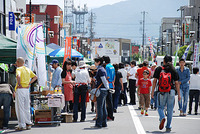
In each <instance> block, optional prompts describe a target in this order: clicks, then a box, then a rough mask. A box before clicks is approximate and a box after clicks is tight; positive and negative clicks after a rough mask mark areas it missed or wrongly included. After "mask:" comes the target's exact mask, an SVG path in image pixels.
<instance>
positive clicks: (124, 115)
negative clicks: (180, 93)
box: [6, 98, 200, 134]
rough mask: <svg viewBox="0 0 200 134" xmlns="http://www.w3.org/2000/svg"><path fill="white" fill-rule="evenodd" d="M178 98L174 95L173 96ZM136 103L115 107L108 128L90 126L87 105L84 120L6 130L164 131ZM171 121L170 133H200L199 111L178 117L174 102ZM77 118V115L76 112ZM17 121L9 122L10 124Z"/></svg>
mask: <svg viewBox="0 0 200 134" xmlns="http://www.w3.org/2000/svg"><path fill="white" fill-rule="evenodd" d="M176 100H177V98H176ZM137 107H138V106H137V105H135V106H132V105H129V106H121V107H118V111H117V113H115V114H114V116H115V121H109V122H108V127H107V128H102V129H92V128H91V126H94V124H95V122H94V121H92V119H93V118H94V116H95V114H94V113H91V112H90V106H88V108H87V111H88V112H87V119H86V122H83V123H82V122H77V123H62V124H61V126H57V127H32V129H31V130H25V131H20V132H16V131H15V130H14V129H9V130H8V131H7V132H6V133H19V134H66V133H70V134H148V133H157V134H159V133H166V132H165V129H163V130H162V131H160V130H159V129H158V125H159V118H158V113H157V111H155V110H151V109H149V116H148V117H147V116H141V115H140V110H138V109H137ZM174 110H175V113H174V117H173V121H172V131H171V133H176V134H199V133H200V114H198V115H188V116H186V117H179V116H178V115H179V112H178V106H177V103H176V105H175V108H174ZM79 117H80V115H79ZM16 123H17V122H16V121H11V122H10V126H11V127H13V126H14V125H15V124H16Z"/></svg>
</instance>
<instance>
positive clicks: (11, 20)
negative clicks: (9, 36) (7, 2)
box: [9, 12, 15, 31]
mask: <svg viewBox="0 0 200 134" xmlns="http://www.w3.org/2000/svg"><path fill="white" fill-rule="evenodd" d="M9 30H12V31H15V15H14V13H13V12H9Z"/></svg>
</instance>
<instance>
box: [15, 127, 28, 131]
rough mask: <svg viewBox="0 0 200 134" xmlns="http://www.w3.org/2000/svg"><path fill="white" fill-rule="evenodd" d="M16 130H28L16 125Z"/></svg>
mask: <svg viewBox="0 0 200 134" xmlns="http://www.w3.org/2000/svg"><path fill="white" fill-rule="evenodd" d="M15 130H16V131H22V130H26V128H23V127H16V128H15Z"/></svg>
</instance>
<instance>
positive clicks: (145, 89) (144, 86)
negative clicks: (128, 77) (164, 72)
mask: <svg viewBox="0 0 200 134" xmlns="http://www.w3.org/2000/svg"><path fill="white" fill-rule="evenodd" d="M143 76H144V78H141V79H140V80H139V81H138V93H139V95H140V104H141V114H142V115H143V114H144V104H145V110H146V111H145V116H148V108H149V104H150V91H151V86H152V84H151V80H150V79H148V77H149V71H148V70H144V72H143Z"/></svg>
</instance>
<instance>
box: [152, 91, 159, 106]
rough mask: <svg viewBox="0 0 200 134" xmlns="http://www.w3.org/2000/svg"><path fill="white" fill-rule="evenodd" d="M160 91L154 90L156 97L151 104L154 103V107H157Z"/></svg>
mask: <svg viewBox="0 0 200 134" xmlns="http://www.w3.org/2000/svg"><path fill="white" fill-rule="evenodd" d="M157 94H158V92H157V91H155V92H154V98H151V105H153V104H154V108H157V102H158V97H157Z"/></svg>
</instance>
